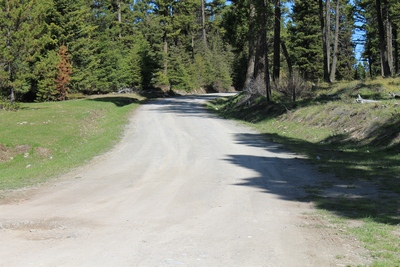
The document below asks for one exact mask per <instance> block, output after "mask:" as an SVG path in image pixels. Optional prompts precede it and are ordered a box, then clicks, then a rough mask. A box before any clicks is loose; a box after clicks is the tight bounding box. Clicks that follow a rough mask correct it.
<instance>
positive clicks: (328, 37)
mask: <svg viewBox="0 0 400 267" xmlns="http://www.w3.org/2000/svg"><path fill="white" fill-rule="evenodd" d="M325 21H326V23H325V28H326V29H325V32H326V36H325V42H326V45H325V46H326V64H327V67H328V73H330V72H331V69H330V66H331V0H325Z"/></svg>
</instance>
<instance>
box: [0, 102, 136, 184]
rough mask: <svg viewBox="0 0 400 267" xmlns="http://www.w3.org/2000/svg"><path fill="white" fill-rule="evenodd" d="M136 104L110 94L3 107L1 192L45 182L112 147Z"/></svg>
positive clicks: (0, 160)
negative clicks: (6, 108)
mask: <svg viewBox="0 0 400 267" xmlns="http://www.w3.org/2000/svg"><path fill="white" fill-rule="evenodd" d="M136 102H137V100H136V99H135V98H133V97H132V96H108V97H102V98H92V99H81V100H71V101H65V102H51V103H29V104H22V107H21V109H20V110H18V111H16V112H13V111H2V110H0V125H1V127H0V170H1V171H0V190H5V189H12V188H18V187H22V186H28V185H33V184H36V183H40V182H44V181H46V180H47V179H48V178H50V177H53V176H55V175H58V174H60V173H63V172H66V171H68V170H70V169H71V168H74V167H77V166H79V165H82V164H83V163H85V162H88V161H89V160H90V159H92V158H93V157H94V156H96V155H99V154H100V153H102V152H105V151H106V150H107V149H110V148H111V147H112V146H113V145H114V144H116V142H117V141H118V140H119V138H120V137H121V134H122V131H123V127H124V125H125V124H126V122H127V118H128V114H129V113H130V112H131V111H132V110H133V109H134V108H135V107H136V106H138V104H137V103H136Z"/></svg>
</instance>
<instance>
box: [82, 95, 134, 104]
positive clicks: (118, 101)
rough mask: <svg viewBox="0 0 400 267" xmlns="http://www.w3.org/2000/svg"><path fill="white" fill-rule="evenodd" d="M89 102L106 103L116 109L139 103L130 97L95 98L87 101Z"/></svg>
mask: <svg viewBox="0 0 400 267" xmlns="http://www.w3.org/2000/svg"><path fill="white" fill-rule="evenodd" d="M87 100H89V101H98V102H106V103H113V104H114V105H115V106H117V107H124V106H127V105H131V104H133V103H141V101H139V100H138V99H136V98H134V97H130V96H107V97H95V98H90V99H87Z"/></svg>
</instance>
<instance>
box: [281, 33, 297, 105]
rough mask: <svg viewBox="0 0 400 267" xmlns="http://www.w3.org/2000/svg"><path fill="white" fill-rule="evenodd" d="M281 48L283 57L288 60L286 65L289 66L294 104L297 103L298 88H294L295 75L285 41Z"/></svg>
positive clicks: (282, 42)
mask: <svg viewBox="0 0 400 267" xmlns="http://www.w3.org/2000/svg"><path fill="white" fill-rule="evenodd" d="M281 46H282V53H283V56H284V57H285V59H286V63H287V66H288V70H289V86H291V87H292V98H293V102H296V88H295V87H294V86H293V83H294V75H293V64H292V60H291V59H290V56H289V52H288V50H287V48H286V44H285V42H284V41H281Z"/></svg>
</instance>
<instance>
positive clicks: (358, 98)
mask: <svg viewBox="0 0 400 267" xmlns="http://www.w3.org/2000/svg"><path fill="white" fill-rule="evenodd" d="M356 102H357V103H360V104H364V103H378V102H380V101H377V100H369V99H364V98H362V97H361V96H360V95H358V97H357V99H356Z"/></svg>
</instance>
